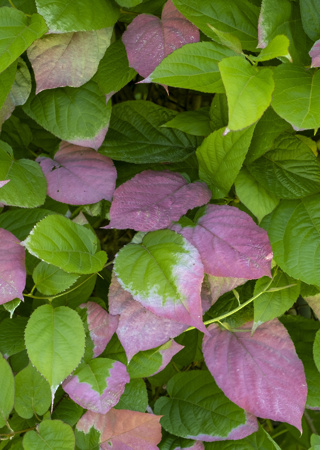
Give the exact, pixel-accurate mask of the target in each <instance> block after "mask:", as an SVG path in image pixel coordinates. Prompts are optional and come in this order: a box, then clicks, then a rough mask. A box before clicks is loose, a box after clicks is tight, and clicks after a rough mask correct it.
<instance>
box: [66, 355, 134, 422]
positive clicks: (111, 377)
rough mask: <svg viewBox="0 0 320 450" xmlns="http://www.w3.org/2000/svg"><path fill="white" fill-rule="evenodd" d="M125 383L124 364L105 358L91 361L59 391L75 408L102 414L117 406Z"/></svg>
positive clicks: (128, 379) (128, 378) (127, 381)
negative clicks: (77, 406) (76, 406)
mask: <svg viewBox="0 0 320 450" xmlns="http://www.w3.org/2000/svg"><path fill="white" fill-rule="evenodd" d="M129 381H130V377H129V375H128V372H127V368H126V366H125V365H124V364H122V363H121V362H119V361H113V360H112V359H108V358H95V359H92V360H91V361H89V362H88V363H87V364H85V365H84V366H81V367H80V368H79V369H78V370H76V371H75V373H74V374H73V375H71V376H70V377H68V378H67V379H66V380H65V381H64V382H63V383H62V387H63V389H64V391H65V392H66V393H67V394H68V395H69V397H71V398H72V400H73V401H74V402H76V403H77V404H78V405H80V406H82V407H83V408H85V409H89V410H90V411H94V412H96V413H99V414H105V413H107V412H108V411H109V410H110V409H111V408H112V407H113V406H114V405H116V404H117V403H118V401H119V399H120V397H121V395H122V394H123V391H124V386H125V384H126V383H129Z"/></svg>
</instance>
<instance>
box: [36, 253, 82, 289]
mask: <svg viewBox="0 0 320 450" xmlns="http://www.w3.org/2000/svg"><path fill="white" fill-rule="evenodd" d="M32 278H33V281H34V284H35V285H36V288H37V289H38V291H40V292H42V294H44V295H56V294H59V293H60V292H63V291H65V290H66V289H68V288H69V287H70V286H72V285H73V284H74V283H75V282H76V281H77V279H78V278H79V275H76V274H74V273H66V272H65V271H64V270H62V269H59V267H56V266H53V265H51V264H47V263H45V262H43V261H41V262H40V263H39V264H38V265H37V266H36V268H35V269H34V271H33V274H32Z"/></svg>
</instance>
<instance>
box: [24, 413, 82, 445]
mask: <svg viewBox="0 0 320 450" xmlns="http://www.w3.org/2000/svg"><path fill="white" fill-rule="evenodd" d="M74 446H75V437H74V433H73V431H72V428H71V427H70V425H67V424H66V423H63V422H61V420H44V421H43V422H41V423H40V424H39V426H38V427H37V431H34V430H31V431H28V432H27V433H26V434H25V435H24V437H23V448H24V450H43V449H44V448H45V447H47V448H52V449H59V450H73V449H74Z"/></svg>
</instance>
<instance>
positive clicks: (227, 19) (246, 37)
mask: <svg viewBox="0 0 320 450" xmlns="http://www.w3.org/2000/svg"><path fill="white" fill-rule="evenodd" d="M173 3H174V5H175V6H176V7H177V8H178V10H179V11H180V12H181V13H182V14H183V15H184V16H185V17H186V18H187V19H188V20H190V21H191V22H192V23H194V24H195V25H196V26H197V27H198V28H200V30H201V31H203V32H204V33H205V34H206V35H207V36H210V37H211V38H212V39H216V33H215V32H214V31H213V30H212V29H210V27H209V25H212V26H213V27H214V28H216V29H217V30H220V31H223V32H226V33H231V34H233V35H234V36H236V37H237V38H238V39H239V40H240V41H241V43H242V47H243V48H244V49H246V50H252V51H256V46H257V25H258V16H259V8H258V7H257V6H255V5H253V4H252V2H250V1H248V0H229V1H228V2H226V1H224V0H215V1H214V2H212V1H210V0H203V1H201V2H199V1H198V0H173ZM208 24H209V25H208Z"/></svg>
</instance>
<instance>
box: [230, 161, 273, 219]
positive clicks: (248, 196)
mask: <svg viewBox="0 0 320 450" xmlns="http://www.w3.org/2000/svg"><path fill="white" fill-rule="evenodd" d="M234 185H235V189H236V194H237V196H238V198H239V200H240V201H241V203H243V204H244V205H245V206H246V207H247V208H248V209H249V210H250V211H251V212H252V213H253V214H254V215H255V216H256V217H257V219H258V220H259V222H260V221H261V220H262V219H263V217H264V216H266V215H267V214H269V213H271V212H272V211H273V210H274V209H275V207H276V206H277V205H278V203H279V199H278V198H277V197H275V196H273V195H270V194H269V193H268V192H267V191H266V190H265V189H264V187H263V186H262V185H261V184H260V183H259V182H258V181H256V179H255V178H254V177H253V176H252V175H251V174H250V172H249V171H248V170H247V169H246V168H245V167H243V168H242V169H241V171H240V173H239V175H238V176H237V178H236V180H235V182H234Z"/></svg>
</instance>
